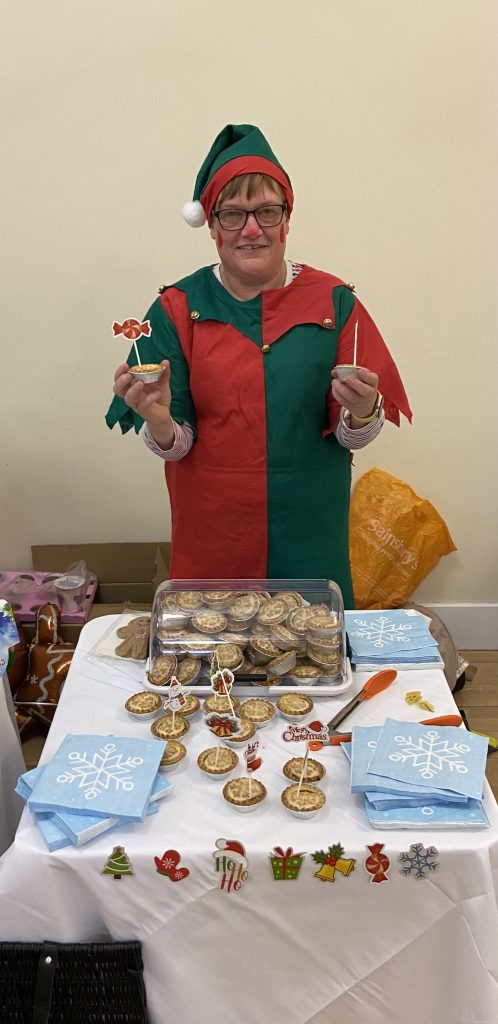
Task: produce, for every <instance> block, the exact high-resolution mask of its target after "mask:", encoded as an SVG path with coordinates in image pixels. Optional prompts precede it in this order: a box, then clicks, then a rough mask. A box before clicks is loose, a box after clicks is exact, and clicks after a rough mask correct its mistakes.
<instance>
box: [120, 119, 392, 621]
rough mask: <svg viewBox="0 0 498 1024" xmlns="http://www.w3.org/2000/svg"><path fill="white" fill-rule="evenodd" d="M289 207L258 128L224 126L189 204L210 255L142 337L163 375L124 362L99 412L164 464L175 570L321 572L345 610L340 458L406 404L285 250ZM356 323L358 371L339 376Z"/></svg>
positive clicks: (355, 308)
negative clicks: (135, 370) (152, 376)
mask: <svg viewBox="0 0 498 1024" xmlns="http://www.w3.org/2000/svg"><path fill="white" fill-rule="evenodd" d="M293 203H294V197H293V192H292V187H291V183H290V179H289V177H288V175H287V174H286V172H285V171H284V170H283V168H282V167H281V165H280V164H279V162H278V160H277V159H276V157H275V155H274V154H273V152H272V150H271V149H270V147H269V145H268V143H267V141H266V139H265V138H264V136H263V135H262V133H261V132H260V131H259V129H258V128H256V127H254V126H253V125H227V127H226V128H224V129H223V131H222V132H220V134H219V135H218V136H217V138H216V139H215V141H214V143H213V146H212V148H211V150H210V152H209V153H208V156H207V157H206V160H205V161H204V163H203V165H202V167H201V169H200V171H199V174H198V176H197V180H196V184H195V190H194V201H193V202H192V203H187V204H185V207H184V216H185V219H186V220H187V221H188V223H190V224H191V225H192V226H201V225H202V224H204V223H206V222H207V223H208V225H209V230H210V232H211V236H212V238H213V239H214V241H215V243H216V248H217V250H218V254H219V258H220V262H219V264H217V265H215V266H208V267H203V268H202V269H201V270H198V271H197V272H196V273H194V274H191V275H190V276H189V277H186V278H184V279H183V280H181V281H177V282H176V283H175V284H173V285H171V286H165V287H164V288H162V289H161V290H160V296H159V298H158V299H156V301H155V302H154V304H153V305H152V307H151V308H150V310H149V312H148V313H147V319H148V320H149V321H150V326H151V333H150V336H149V337H146V338H142V339H141V341H140V345H141V357H142V362H147V363H161V364H162V365H163V366H164V372H163V374H162V376H161V378H160V380H159V381H158V383H157V384H143V383H140V382H134V380H133V378H132V375H131V374H130V373H129V372H128V364H123V365H122V366H120V367H119V368H118V370H117V371H116V374H115V381H114V392H115V396H116V397H115V398H114V400H113V402H112V404H111V406H110V409H109V411H108V413H107V417H106V420H107V423H108V425H109V427H113V426H114V424H115V423H118V422H119V424H120V427H121V430H122V431H123V433H125V432H126V431H127V430H129V429H130V428H131V427H134V428H135V430H136V431H137V432H138V431H139V430H141V429H142V428H143V429H142V433H143V437H144V440H145V443H146V444H147V445H148V447H149V448H151V449H152V450H153V451H154V452H156V454H158V455H159V456H160V457H161V458H162V459H163V460H164V466H165V472H166V482H167V485H168V490H169V495H170V501H171V513H172V557H171V565H170V575H171V577H172V578H176V579H194V578H196V577H197V578H200V579H215V578H228V579H242V578H244V577H248V578H253V579H254V578H281V579H286V578H293V577H298V578H308V579H317V578H324V577H325V578H327V579H333V580H335V581H336V582H337V583H338V584H339V586H340V588H341V590H342V593H343V597H344V604H345V607H346V608H348V607H349V608H352V607H354V601H353V592H352V585H351V574H350V567H349V545H348V513H349V497H350V484H351V456H350V452H351V450H352V449H355V448H360V447H363V446H364V445H365V444H367V443H369V442H370V441H371V440H372V439H373V438H374V437H375V436H377V434H378V433H379V430H380V429H381V427H382V424H383V422H384V417H386V418H387V419H389V420H391V421H392V422H394V423H396V424H397V425H399V414H400V412H402V413H403V414H404V415H405V416H406V417H407V418H408V419H411V412H410V407H409V405H408V400H407V397H406V394H405V391H404V388H403V385H402V382H401V380H400V377H399V374H398V371H397V368H396V365H395V363H394V362H393V359H392V358H391V355H390V353H389V351H388V349H387V347H386V345H385V343H384V342H383V340H382V338H381V336H380V334H379V332H378V330H377V328H376V326H375V324H374V323H373V321H372V319H371V318H370V316H369V314H368V313H367V311H366V310H365V308H364V307H363V306H362V305H361V303H360V302H359V301H358V300H357V298H356V297H355V295H354V293H353V287H352V286H351V285H346V284H345V283H344V282H343V281H341V280H339V278H337V277H334V276H333V275H331V274H327V273H324V272H323V271H320V270H314V269H313V268H312V267H308V266H305V265H304V264H299V263H293V262H289V261H287V260H285V258H284V254H285V246H286V240H287V234H288V231H289V220H290V215H291V213H292V207H293ZM355 332H356V333H357V338H358V360H357V361H358V363H360V364H361V366H362V367H363V368H362V369H360V370H359V371H358V375H357V376H356V377H352V376H351V377H349V378H348V379H347V380H346V381H339V380H338V379H337V375H336V371H335V369H334V367H335V366H336V364H340V363H353V351H354V337H355ZM130 359H132V360H133V362H135V361H136V360H134V359H133V352H132V353H131V354H130Z"/></svg>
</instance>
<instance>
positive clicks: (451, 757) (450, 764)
mask: <svg viewBox="0 0 498 1024" xmlns="http://www.w3.org/2000/svg"><path fill="white" fill-rule="evenodd" d="M394 742H395V743H398V744H399V746H401V747H403V749H402V750H399V751H396V753H394V754H389V760H390V761H401V762H402V763H403V764H405V762H406V761H408V762H411V766H412V768H418V771H419V773H420V775H421V777H422V778H423V779H433V778H434V776H435V775H436V774H437V772H441V771H443V770H444V769H445V768H449V769H450V772H453V771H454V772H460V773H463V774H466V773H467V772H468V770H469V769H468V768H467V765H466V764H465V763H464V761H463V760H462V757H461V755H462V754H467V753H468V752H469V750H470V747H469V746H467V745H466V744H465V743H451V744H450V743H448V740H443V739H441V734H440V733H439V732H437V730H436V729H429V730H428V731H427V732H426V733H425V734H424V736H421V737H420V738H419V739H418V741H416V742H415V741H414V740H412V738H411V736H395V737H394Z"/></svg>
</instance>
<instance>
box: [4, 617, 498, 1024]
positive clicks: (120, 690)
mask: <svg viewBox="0 0 498 1024" xmlns="http://www.w3.org/2000/svg"><path fill="white" fill-rule="evenodd" d="M108 627H109V618H106V619H97V620H94V621H92V622H90V623H89V624H88V625H87V626H86V627H85V628H84V630H83V632H82V635H81V639H80V642H79V644H78V647H77V651H76V654H75V657H74V659H73V663H72V666H71V669H70V672H69V676H68V681H67V683H66V685H65V687H64V690H63V693H62V697H61V701H60V704H59V708H58V711H57V714H56V716H55V719H54V723H53V726H52V728H51V730H50V734H49V737H48V740H47V743H46V746H45V749H44V752H43V760H47V759H48V758H49V757H50V756H51V754H52V753H53V751H54V750H55V749H56V748H57V747H58V745H59V743H60V742H61V740H62V738H63V737H64V736H65V735H66V734H67V733H69V732H82V733H84V732H92V733H102V734H105V733H114V734H120V735H127V736H131V735H136V736H142V737H144V738H149V737H150V723H149V722H143V723H136V722H135V721H133V720H132V719H131V718H130V717H129V716H127V714H126V712H125V711H124V707H123V705H124V701H125V700H126V698H127V697H128V695H129V694H130V693H133V692H135V691H136V690H137V689H141V688H142V681H141V677H142V670H141V668H140V667H139V666H138V665H131V664H130V665H123V664H117V663H115V662H110V661H109V662H107V663H106V664H103V663H102V662H100V663H98V662H97V661H95V660H92V658H89V657H88V656H87V653H86V652H87V651H89V650H90V648H91V647H92V646H93V644H94V643H95V640H96V639H97V637H98V636H99V634H100V633H102V632H103V631H104V630H105V629H107V628H108ZM366 677H367V676H366V675H365V674H359V673H358V674H356V677H355V681H354V684H353V688H352V690H351V691H350V692H347V693H344V694H342V695H341V696H340V698H339V697H337V698H332V699H325V698H322V700H321V701H320V700H319V699H318V695H317V702H316V705H315V712H316V717H317V718H321V719H322V720H325V721H326V720H328V719H329V718H331V717H332V715H333V714H334V713H335V711H337V710H338V709H339V708H340V707H341V706H342V705H343V704H345V703H346V702H347V701H348V700H349V699H350V698H351V696H352V693H354V692H355V691H356V689H359V688H360V686H361V684H362V682H363V681H364V680H365V678H366ZM356 684H358V686H357V685H356ZM413 689H420V690H422V692H423V695H424V697H425V698H426V699H428V700H430V701H432V702H433V703H434V704H435V707H436V713H437V714H445V713H454V712H455V704H454V701H453V698H452V695H451V693H450V691H449V689H448V686H447V684H446V682H445V679H444V676H443V674H442V672H441V671H440V670H437V669H432V670H431V669H427V670H424V671H418V672H416V673H414V672H400V673H399V675H398V679H397V680H396V682H395V683H394V684H393V685H392V686H391V687H390V688H389V689H388V690H386V691H385V692H384V693H382V694H379V695H378V696H377V697H375V698H374V699H372V700H371V701H370V702H366V703H365V704H363V705H361V706H360V707H358V709H357V710H356V711H355V712H354V716H353V717H352V718H351V719H349V720H348V722H347V726H348V727H351V725H352V724H353V722H354V723H355V724H360V725H368V724H377V723H379V722H382V721H383V719H384V717H385V716H386V715H391V716H393V717H400V718H405V719H407V720H411V721H417V720H419V719H420V718H423V717H427V715H426V714H425V713H424V712H420V709H417V708H416V707H414V706H409V705H408V704H407V703H406V702H405V701H404V699H403V698H404V694H405V692H406V691H407V690H413ZM315 712H314V714H315ZM283 727H284V722H283V720H282V719H278V721H277V719H275V720H274V721H273V723H272V724H271V725H270V726H269V727H268V728H267V729H265V730H261V731H260V732H259V734H258V738H259V739H260V740H261V742H262V743H263V744H264V750H263V756H264V764H263V767H262V769H261V770H260V773H259V774H260V778H261V780H262V781H263V782H264V783H265V785H266V786H267V789H268V797H267V799H266V801H265V802H264V803H263V804H262V805H261V807H259V808H258V809H257V810H255V811H253V812H252V813H250V814H240V813H237V812H236V811H232V810H231V809H230V808H229V807H227V805H226V804H225V802H224V800H223V798H222V795H221V790H222V784H221V783H215V782H210V781H209V780H206V779H205V778H204V777H202V776H201V773H200V771H199V769H198V768H197V764H196V761H197V755H198V753H199V752H200V751H201V750H202V749H205V748H206V747H207V746H211V745H212V742H213V738H212V736H211V734H210V733H208V731H207V730H206V728H205V726H204V725H203V722H202V718H200V719H198V720H194V721H193V722H192V728H191V731H190V733H189V736H188V737H187V740H186V745H187V747H188V759H187V763H184V764H183V765H182V767H181V768H179V769H178V770H177V771H176V772H174V773H172V774H171V775H169V776H167V777H168V778H169V779H171V781H172V782H173V786H174V789H173V792H172V794H171V795H170V796H169V797H168V798H167V799H166V800H165V802H164V803H163V805H162V806H161V808H160V810H159V813H158V814H157V815H155V816H153V817H151V818H149V819H148V820H147V821H145V822H144V823H143V824H140V825H135V826H129V827H126V828H123V829H118V830H117V831H114V832H112V833H109V834H108V835H107V836H102V837H100V838H99V839H97V840H95V841H93V842H91V843H89V844H88V845H87V846H84V847H83V848H81V849H75V848H72V847H71V848H67V849H64V850H60V851H58V852H56V853H48V851H47V850H46V847H45V846H44V843H43V840H42V839H41V837H40V835H39V833H38V830H37V828H36V826H35V825H34V824H33V820H32V818H31V815H30V814H29V812H28V811H27V810H26V811H25V812H24V814H23V817H22V820H21V823H20V826H19V829H18V832H17V837H16V841H15V843H14V845H13V846H12V847H11V849H10V850H9V851H7V853H6V854H5V856H4V857H3V859H2V860H1V861H0V868H1V871H0V900H1V914H0V938H1V939H3V940H41V939H47V938H49V939H53V940H55V941H63V942H70V941H81V942H82V941H91V940H105V939H108V940H109V939H113V940H126V939H131V938H136V939H139V940H140V941H141V943H142V947H143V954H144V961H145V980H146V986H147V997H148V1004H149V1010H150V1016H151V1022H152V1024H168V1022H175V1024H200V1022H202V1024H220V1021H221V1020H223V1019H228V1020H229V1021H230V1024H270V1022H271V1024H367V1022H368V1024H420V1022H421V1021H425V1022H426V1024H497V1021H498V912H497V905H496V892H497V889H498V884H497V883H498V877H497V876H498V808H497V806H496V803H495V801H494V799H493V796H492V794H491V792H490V790H489V787H488V786H486V802H485V806H486V810H487V813H488V816H489V818H490V820H491V822H492V828H491V829H488V830H484V831H479V832H474V833H472V832H440V831H434V832H428V831H420V832H410V831H402V832H401V831H396V832H394V831H377V832H373V831H372V829H371V828H369V826H368V823H367V819H366V816H365V813H364V810H363V801H362V798H361V797H360V796H352V795H351V794H350V792H349V781H348V776H349V770H348V764H347V761H346V758H345V756H344V753H343V752H342V751H341V749H340V748H332V747H330V748H329V749H328V750H326V751H322V752H321V754H320V755H316V756H318V757H319V758H320V759H321V760H322V762H323V763H325V764H326V768H327V774H326V776H325V780H324V788H325V791H326V793H327V804H326V806H325V808H324V809H323V810H322V811H321V812H320V813H319V814H317V815H316V816H315V817H314V818H312V819H310V820H308V821H301V820H298V819H296V818H293V817H291V816H290V815H288V813H287V812H286V811H285V809H284V808H283V807H282V805H281V802H280V793H281V791H282V789H283V788H284V786H285V785H286V781H285V779H284V776H283V775H282V765H283V763H284V761H285V760H286V759H287V758H288V757H289V756H291V753H295V754H300V753H301V750H300V749H299V747H298V746H293V747H292V750H290V747H289V744H285V743H284V741H283V740H282V738H281V733H282V730H283ZM344 727H346V723H345V726H344ZM219 838H226V839H234V840H238V841H239V842H241V843H243V844H244V846H245V847H246V852H247V856H248V859H249V877H248V879H247V881H246V882H245V883H244V884H243V886H242V888H241V889H240V891H238V892H231V893H230V894H227V893H226V892H223V891H220V888H219V883H220V876H219V875H217V874H216V873H215V871H214V859H213V853H214V851H215V842H216V840H217V839H219ZM415 842H422V843H423V844H424V846H426V847H427V846H428V845H430V844H433V845H435V846H436V847H437V849H438V850H439V853H440V855H439V858H438V859H439V862H440V868H439V871H438V872H437V873H435V874H433V875H431V876H429V877H428V878H427V879H425V880H415V879H414V878H413V877H409V878H406V877H403V876H402V875H401V874H400V872H399V868H400V865H399V863H398V862H397V858H398V856H399V854H400V852H402V851H406V850H408V848H409V846H410V844H411V843H415ZM335 843H341V844H342V846H343V847H344V856H345V857H346V858H350V857H354V858H356V867H355V870H354V871H352V873H351V874H350V875H349V877H347V878H346V877H343V876H339V875H336V881H335V882H334V884H331V883H327V884H325V883H323V882H321V881H320V880H318V879H317V878H315V877H314V872H315V871H316V870H317V865H316V864H315V863H314V862H313V861H312V859H311V854H312V853H313V852H314V851H316V850H318V849H326V848H327V847H328V846H329V845H333V844H335ZM373 843H384V844H385V852H386V854H387V855H388V857H389V858H390V861H391V868H390V872H389V874H390V880H389V881H388V882H383V883H380V884H375V885H374V884H372V883H371V880H370V875H368V874H367V872H366V871H365V870H364V867H363V865H364V861H365V858H366V856H367V855H368V851H367V845H371V844H373ZM117 844H119V845H122V846H124V847H125V850H126V853H127V855H128V856H129V858H130V860H131V862H132V865H133V869H134V872H135V873H134V875H133V876H126V877H122V878H121V879H120V880H119V881H118V880H115V879H113V878H112V876H110V875H103V874H102V873H101V872H102V869H103V867H104V866H105V864H106V862H107V858H108V856H109V854H110V853H111V851H112V848H113V846H114V845H117ZM275 846H280V847H283V848H284V849H285V848H286V847H289V846H291V847H293V849H294V851H296V852H304V853H306V857H305V860H304V862H303V865H302V867H301V871H300V875H299V878H298V880H297V881H278V882H277V881H274V880H273V876H272V873H271V869H270V859H269V858H270V854H271V852H272V850H273V848H274V847H275ZM167 849H176V850H178V851H179V853H180V854H181V866H185V867H188V868H189V870H190V875H189V877H188V878H186V879H184V880H183V881H181V882H176V883H173V882H171V881H170V880H169V879H168V878H165V877H164V876H161V875H160V874H158V873H157V871H156V869H155V864H154V856H156V855H157V856H161V855H162V853H163V852H164V851H165V850H167ZM68 1024H69V1022H68Z"/></svg>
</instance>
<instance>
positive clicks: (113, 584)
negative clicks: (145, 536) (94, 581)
mask: <svg viewBox="0 0 498 1024" xmlns="http://www.w3.org/2000/svg"><path fill="white" fill-rule="evenodd" d="M170 551H171V545H170V543H169V542H166V541H163V542H157V543H156V542H153V541H151V542H144V543H140V542H139V543H116V544H42V545H39V544H35V545H33V547H32V548H31V555H32V558H33V569H40V570H45V571H47V572H54V571H55V572H64V571H65V570H66V569H67V568H68V567H69V566H70V565H72V564H73V563H74V562H78V561H80V560H82V561H84V562H85V563H86V565H87V567H88V569H90V570H91V572H94V573H95V575H96V576H97V577H98V581H99V584H98V587H97V592H96V594H95V600H94V605H93V609H95V606H96V605H99V604H100V605H101V604H121V603H122V602H124V601H127V602H129V603H130V604H132V605H134V606H135V605H136V606H138V605H140V604H144V603H146V604H151V602H152V598H153V596H154V593H155V590H156V587H157V586H158V585H159V583H160V582H162V580H163V579H167V578H168V575H167V573H168V565H169V560H170ZM160 577H161V578H160ZM93 609H92V611H93ZM104 614H107V613H104ZM109 614H110V613H109ZM90 617H93V616H92V615H91V616H90Z"/></svg>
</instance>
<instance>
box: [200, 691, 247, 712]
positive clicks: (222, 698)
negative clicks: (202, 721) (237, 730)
mask: <svg viewBox="0 0 498 1024" xmlns="http://www.w3.org/2000/svg"><path fill="white" fill-rule="evenodd" d="M230 701H231V702H232V707H233V709H234V711H235V712H237V711H238V710H239V708H240V699H239V698H238V697H236V696H235V695H234V696H232V692H231V691H230ZM230 701H229V699H228V697H227V695H226V694H225V693H220V694H217V693H211V694H210V695H209V697H206V699H205V701H204V707H203V711H204V714H205V715H210V714H212V712H213V711H216V712H217V713H218V714H219V715H231V713H232V709H231V707H230Z"/></svg>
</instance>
